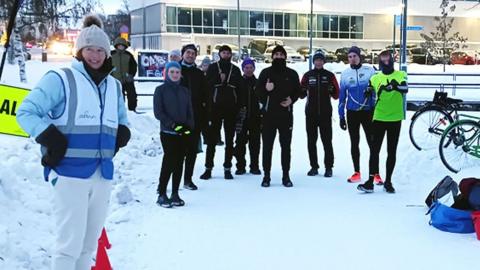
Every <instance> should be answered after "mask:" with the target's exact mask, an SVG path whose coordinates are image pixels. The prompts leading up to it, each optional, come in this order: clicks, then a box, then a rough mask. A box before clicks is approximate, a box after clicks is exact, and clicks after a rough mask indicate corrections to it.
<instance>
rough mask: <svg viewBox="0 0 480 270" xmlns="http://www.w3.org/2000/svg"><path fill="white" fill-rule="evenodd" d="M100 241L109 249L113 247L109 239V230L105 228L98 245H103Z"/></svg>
mask: <svg viewBox="0 0 480 270" xmlns="http://www.w3.org/2000/svg"><path fill="white" fill-rule="evenodd" d="M100 242H101V243H103V245H104V246H105V247H106V248H107V249H110V248H111V247H112V245H111V244H110V241H108V237H107V232H106V231H105V228H103V230H102V234H101V235H100V238H99V239H98V245H99V246H100V245H101V243H100Z"/></svg>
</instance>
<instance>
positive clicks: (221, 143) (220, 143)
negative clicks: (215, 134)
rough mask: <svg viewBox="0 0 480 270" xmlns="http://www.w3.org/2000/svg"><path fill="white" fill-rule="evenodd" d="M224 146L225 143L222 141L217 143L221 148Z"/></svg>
mask: <svg viewBox="0 0 480 270" xmlns="http://www.w3.org/2000/svg"><path fill="white" fill-rule="evenodd" d="M224 144H225V143H224V142H223V141H222V140H220V141H218V142H217V146H222V145H224Z"/></svg>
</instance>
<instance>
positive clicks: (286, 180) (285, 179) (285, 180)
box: [282, 174, 293, 187]
mask: <svg viewBox="0 0 480 270" xmlns="http://www.w3.org/2000/svg"><path fill="white" fill-rule="evenodd" d="M282 184H283V185H284V186H285V187H293V183H292V181H291V180H290V176H289V175H288V174H284V175H283V177H282Z"/></svg>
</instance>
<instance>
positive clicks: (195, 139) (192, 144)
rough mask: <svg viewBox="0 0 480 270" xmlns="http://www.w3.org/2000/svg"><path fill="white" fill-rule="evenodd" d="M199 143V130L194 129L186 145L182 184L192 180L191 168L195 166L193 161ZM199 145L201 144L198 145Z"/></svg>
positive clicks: (195, 158)
mask: <svg viewBox="0 0 480 270" xmlns="http://www.w3.org/2000/svg"><path fill="white" fill-rule="evenodd" d="M199 143H200V131H199V130H194V131H192V134H191V135H190V139H189V141H188V145H187V152H186V157H185V177H184V179H185V180H184V181H183V182H184V184H187V183H191V182H192V176H193V169H194V168H195V161H196V160H197V154H198V150H199ZM200 147H201V146H200Z"/></svg>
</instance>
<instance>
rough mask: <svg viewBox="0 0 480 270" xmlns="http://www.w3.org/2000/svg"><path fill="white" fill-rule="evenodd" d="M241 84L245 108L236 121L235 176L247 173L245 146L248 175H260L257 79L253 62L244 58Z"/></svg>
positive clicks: (259, 121)
mask: <svg viewBox="0 0 480 270" xmlns="http://www.w3.org/2000/svg"><path fill="white" fill-rule="evenodd" d="M242 71H243V82H244V85H245V88H246V89H245V91H246V97H245V98H246V104H245V105H246V107H244V108H243V109H242V110H241V112H240V113H239V117H238V119H237V138H236V140H235V157H236V159H237V171H236V172H235V174H237V175H242V174H245V173H246V172H247V171H246V169H245V167H246V165H247V161H246V160H245V154H246V152H247V149H246V144H247V143H248V148H249V151H250V173H251V174H256V175H259V174H261V171H260V168H259V166H258V157H259V155H260V126H261V115H260V106H259V105H260V104H259V101H258V97H257V95H256V93H255V85H256V83H257V78H256V77H255V74H253V73H254V72H255V61H254V60H252V59H250V58H246V59H244V60H243V62H242Z"/></svg>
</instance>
